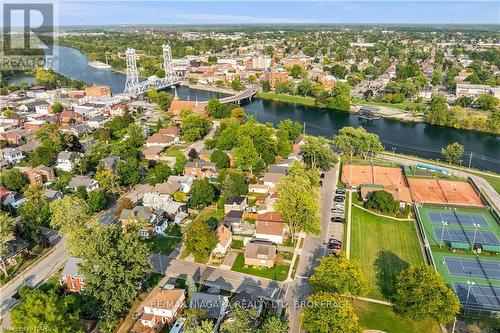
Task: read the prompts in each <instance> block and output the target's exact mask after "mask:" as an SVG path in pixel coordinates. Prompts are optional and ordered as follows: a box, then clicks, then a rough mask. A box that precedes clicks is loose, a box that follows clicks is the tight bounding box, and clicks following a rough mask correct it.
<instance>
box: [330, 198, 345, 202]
mask: <svg viewBox="0 0 500 333" xmlns="http://www.w3.org/2000/svg"><path fill="white" fill-rule="evenodd" d="M333 201H334V202H344V199H340V198H334V199H333Z"/></svg>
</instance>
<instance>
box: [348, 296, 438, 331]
mask: <svg viewBox="0 0 500 333" xmlns="http://www.w3.org/2000/svg"><path fill="white" fill-rule="evenodd" d="M354 311H355V312H356V314H357V315H358V317H359V323H360V324H361V327H362V328H363V329H372V330H382V331H385V332H387V333H413V332H426V333H439V332H441V330H440V329H439V325H438V324H437V322H436V321H434V320H431V319H428V320H424V321H414V320H409V319H406V318H402V317H400V316H398V315H397V314H396V313H395V312H394V310H393V309H392V307H390V306H387V305H382V304H375V303H369V302H363V301H355V302H354Z"/></svg>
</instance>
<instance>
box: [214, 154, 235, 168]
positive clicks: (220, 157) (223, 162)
mask: <svg viewBox="0 0 500 333" xmlns="http://www.w3.org/2000/svg"><path fill="white" fill-rule="evenodd" d="M210 162H212V163H215V165H217V169H226V168H229V165H230V163H231V160H230V159H229V156H227V154H226V153H224V152H223V151H222V150H220V149H216V150H214V152H213V153H212V155H211V156H210Z"/></svg>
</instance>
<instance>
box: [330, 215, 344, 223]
mask: <svg viewBox="0 0 500 333" xmlns="http://www.w3.org/2000/svg"><path fill="white" fill-rule="evenodd" d="M331 220H332V222H338V223H344V222H345V218H343V217H340V216H336V217H332V218H331Z"/></svg>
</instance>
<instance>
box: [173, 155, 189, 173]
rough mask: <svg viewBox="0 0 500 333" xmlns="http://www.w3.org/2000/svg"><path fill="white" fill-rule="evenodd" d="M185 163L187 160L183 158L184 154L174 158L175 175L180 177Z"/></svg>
mask: <svg viewBox="0 0 500 333" xmlns="http://www.w3.org/2000/svg"><path fill="white" fill-rule="evenodd" d="M186 163H187V158H186V156H184V154H179V155H177V157H176V158H175V164H174V172H175V174H177V175H180V174H181V173H182V172H183V171H184V165H186Z"/></svg>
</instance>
